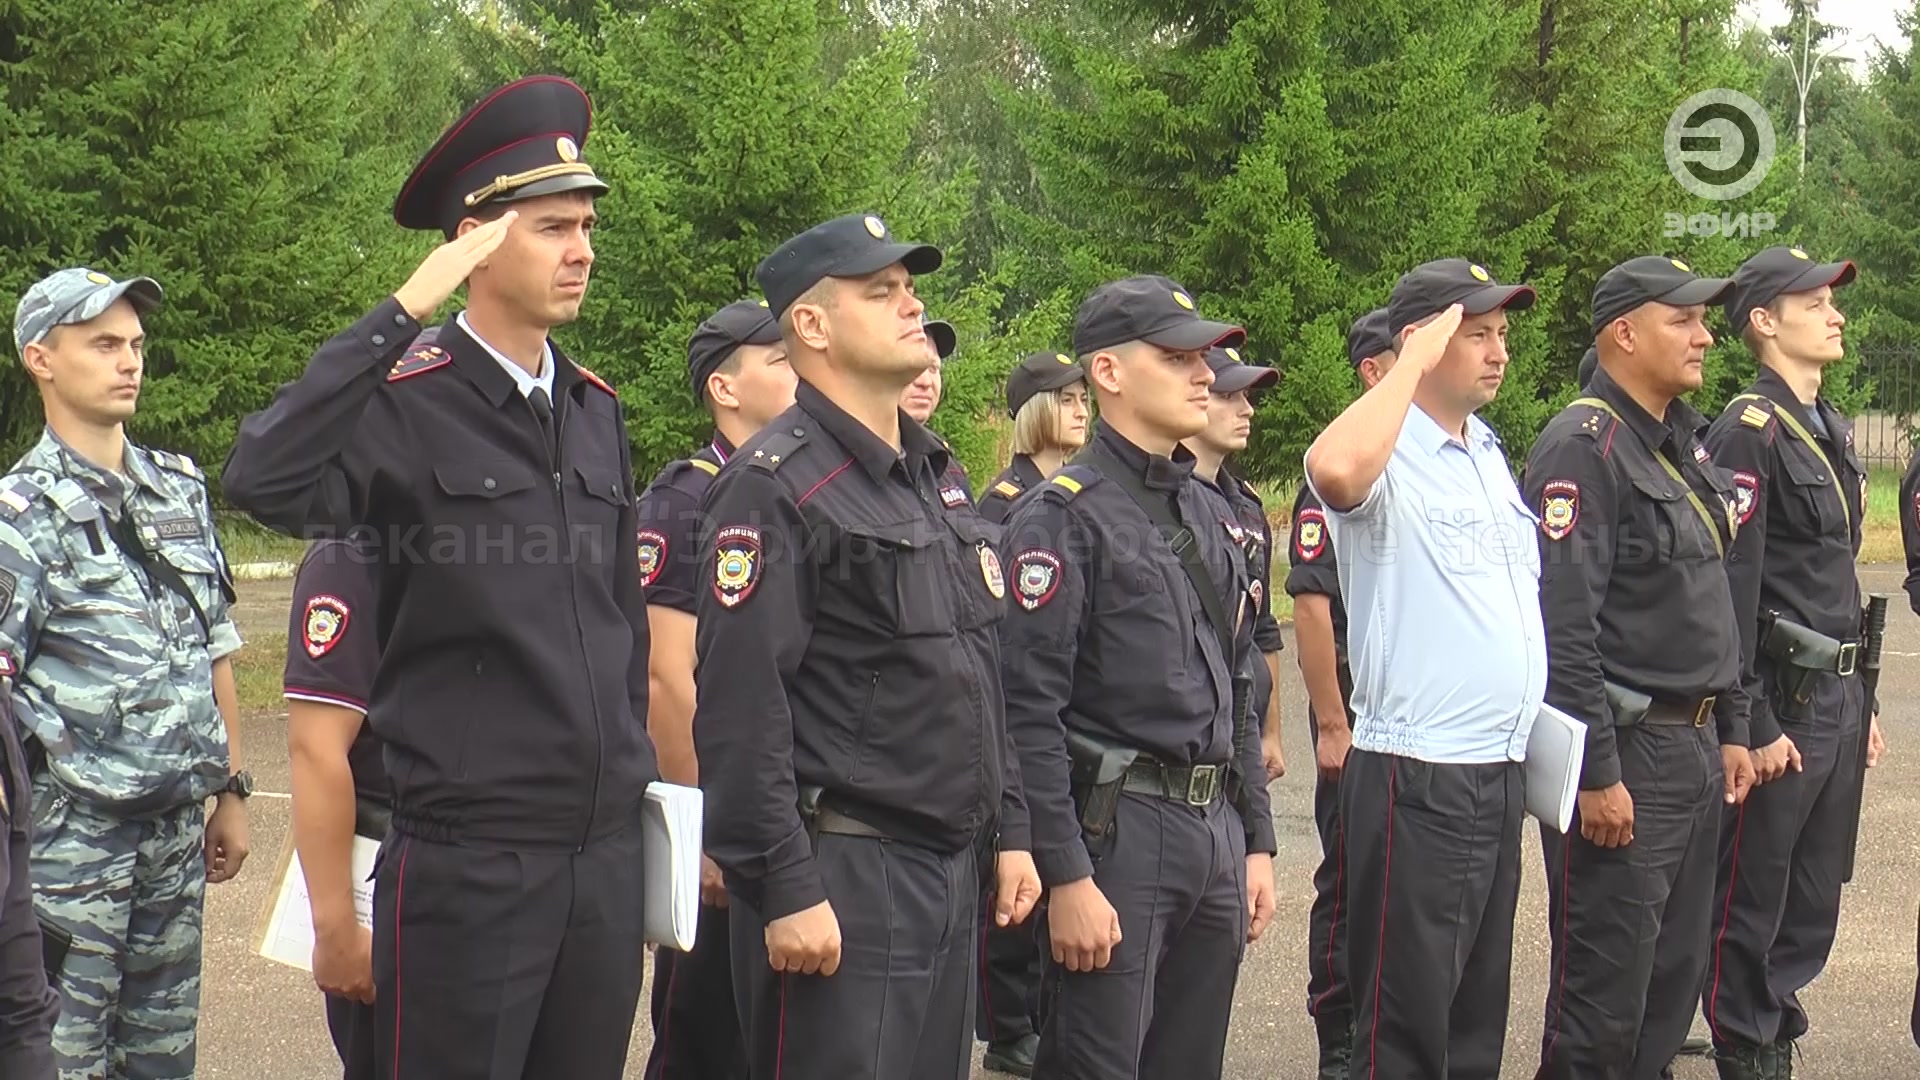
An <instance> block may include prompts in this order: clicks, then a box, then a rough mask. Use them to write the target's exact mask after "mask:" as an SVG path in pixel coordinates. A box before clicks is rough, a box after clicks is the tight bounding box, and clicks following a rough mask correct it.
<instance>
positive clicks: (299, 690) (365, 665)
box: [281, 540, 391, 807]
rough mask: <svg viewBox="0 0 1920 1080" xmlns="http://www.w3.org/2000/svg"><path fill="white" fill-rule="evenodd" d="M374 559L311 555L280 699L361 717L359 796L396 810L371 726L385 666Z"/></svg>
mask: <svg viewBox="0 0 1920 1080" xmlns="http://www.w3.org/2000/svg"><path fill="white" fill-rule="evenodd" d="M375 558H376V556H375V555H374V554H373V553H372V552H369V551H366V550H364V549H362V548H360V547H358V546H356V545H355V544H353V543H352V542H350V541H346V540H321V541H318V542H316V543H315V544H314V545H313V546H311V547H309V548H308V549H307V554H306V556H305V557H304V558H302V559H301V560H300V569H299V571H298V572H297V573H296V574H295V575H294V579H293V602H292V604H291V605H289V607H288V610H287V664H286V670H285V673H284V675H283V676H282V681H281V692H282V694H283V695H284V696H285V697H286V698H287V699H288V700H289V701H313V702H318V703H320V704H322V705H337V706H339V707H341V708H343V709H350V710H352V711H354V712H357V713H359V714H360V715H361V717H362V718H363V719H362V722H361V724H360V731H359V733H358V734H357V735H355V736H354V739H353V745H352V747H350V748H349V749H348V750H347V765H348V767H349V768H350V769H351V770H352V771H353V792H354V794H355V795H356V796H357V797H359V798H361V799H365V800H368V801H370V802H372V803H374V804H376V805H379V806H389V807H390V803H391V796H390V793H389V791H388V789H387V770H386V766H385V765H384V764H383V763H382V762H381V760H380V752H381V751H380V740H379V738H378V737H377V736H375V735H374V733H373V728H372V727H371V726H369V725H368V724H367V723H366V722H365V720H364V717H365V716H366V715H367V701H368V700H369V699H370V698H371V697H372V696H373V677H374V672H375V671H376V670H378V668H379V666H380V634H379V630H378V624H379V620H380V612H379V604H378V603H377V599H378V593H377V591H376V590H377V575H378V567H377V566H376V565H375V562H374V560H375Z"/></svg>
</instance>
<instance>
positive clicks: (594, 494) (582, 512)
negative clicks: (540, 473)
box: [567, 462, 627, 565]
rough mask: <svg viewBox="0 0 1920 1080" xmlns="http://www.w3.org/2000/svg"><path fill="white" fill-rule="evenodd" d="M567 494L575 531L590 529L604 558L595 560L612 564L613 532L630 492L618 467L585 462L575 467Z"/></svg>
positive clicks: (569, 513)
mask: <svg viewBox="0 0 1920 1080" xmlns="http://www.w3.org/2000/svg"><path fill="white" fill-rule="evenodd" d="M569 488H570V490H569V491H568V495H567V523H568V525H569V526H570V527H572V528H576V529H586V530H590V531H591V532H592V534H593V544H594V546H595V547H596V548H597V549H598V551H600V552H604V553H605V554H604V555H597V556H596V557H595V558H596V561H600V562H604V563H606V564H608V565H611V563H612V553H613V551H614V550H615V541H616V540H617V539H618V538H617V537H616V536H615V534H614V530H615V529H616V528H617V527H618V526H619V523H620V514H621V512H622V511H624V510H625V509H626V506H627V493H626V491H625V490H624V489H623V487H622V485H621V483H620V470H619V467H618V466H617V465H611V464H609V465H601V464H599V463H597V462H582V463H580V464H577V465H575V466H574V467H573V476H572V477H571V478H570V482H569Z"/></svg>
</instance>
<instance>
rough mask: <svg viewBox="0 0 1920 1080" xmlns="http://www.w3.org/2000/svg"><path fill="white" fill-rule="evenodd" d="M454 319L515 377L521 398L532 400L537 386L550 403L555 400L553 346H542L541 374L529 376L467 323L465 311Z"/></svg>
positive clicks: (524, 369) (514, 382) (514, 383)
mask: <svg viewBox="0 0 1920 1080" xmlns="http://www.w3.org/2000/svg"><path fill="white" fill-rule="evenodd" d="M454 319H455V321H457V322H458V323H459V324H460V329H462V330H465V331H466V332H467V336H468V337H470V338H472V339H473V340H475V341H477V342H479V343H480V347H481V348H483V349H485V350H487V354H488V355H489V356H492V357H493V358H494V360H495V361H497V362H498V363H499V365H500V366H501V367H503V368H505V369H507V374H509V375H511V376H513V385H515V386H517V387H519V388H520V396H521V397H527V398H531V397H532V396H533V388H534V387H536V386H537V387H539V388H540V389H542V390H545V391H546V392H547V400H548V401H552V400H553V346H551V345H541V346H540V374H538V375H529V374H527V369H526V368H523V367H521V366H520V365H519V364H516V363H514V362H513V361H512V360H509V359H507V354H505V353H503V352H501V351H500V350H499V349H496V348H494V347H493V345H492V344H491V343H489V342H488V341H487V339H486V338H483V337H481V336H480V334H479V333H478V332H477V331H475V330H474V328H473V327H472V325H470V324H469V323H468V322H467V313H466V312H464V311H463V312H461V313H460V314H458V315H456V316H454Z"/></svg>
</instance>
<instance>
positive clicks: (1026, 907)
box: [993, 851, 1040, 926]
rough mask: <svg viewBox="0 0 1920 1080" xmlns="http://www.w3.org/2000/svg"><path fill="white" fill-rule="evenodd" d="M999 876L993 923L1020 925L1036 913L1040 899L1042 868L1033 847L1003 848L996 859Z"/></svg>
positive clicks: (995, 868)
mask: <svg viewBox="0 0 1920 1080" xmlns="http://www.w3.org/2000/svg"><path fill="white" fill-rule="evenodd" d="M994 872H995V875H996V876H997V877H998V879H999V887H998V888H997V889H996V890H995V895H994V901H993V924H994V925H995V926H1017V925H1019V924H1020V923H1023V922H1026V921H1027V916H1028V915H1031V914H1033V905H1035V904H1037V903H1039V902H1040V871H1039V870H1037V869H1035V868H1034V865H1033V853H1032V852H1030V851H1003V852H1001V853H1000V854H999V855H998V856H997V857H996V858H995V859H994Z"/></svg>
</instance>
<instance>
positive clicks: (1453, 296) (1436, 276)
mask: <svg viewBox="0 0 1920 1080" xmlns="http://www.w3.org/2000/svg"><path fill="white" fill-rule="evenodd" d="M1533 301H1534V292H1533V288H1532V287H1531V286H1527V285H1502V284H1501V283H1499V282H1498V281H1495V280H1494V278H1493V275H1492V274H1490V273H1488V272H1487V268H1486V267H1484V266H1481V265H1480V264H1479V263H1476V262H1472V261H1470V260H1467V259H1436V260H1434V261H1432V262H1427V263H1421V264H1420V265H1419V266H1416V267H1414V268H1413V269H1411V270H1409V271H1407V272H1406V273H1405V274H1402V275H1401V276H1400V280H1399V281H1397V282H1395V283H1394V286H1393V295H1392V296H1391V297H1389V298H1388V300H1387V331H1388V333H1389V334H1391V335H1392V337H1393V338H1394V339H1396V340H1397V339H1398V338H1399V336H1400V333H1401V332H1402V331H1404V330H1406V329H1407V328H1408V327H1410V326H1415V325H1417V324H1419V323H1421V322H1423V321H1425V320H1427V319H1430V318H1432V317H1434V316H1435V315H1438V314H1440V313H1441V312H1443V311H1445V310H1447V309H1448V308H1450V307H1452V306H1453V305H1455V304H1459V305H1460V309H1461V313H1462V314H1463V315H1464V316H1466V317H1468V318H1472V317H1473V316H1475V315H1485V314H1486V313H1487V312H1489V311H1494V310H1497V309H1502V308H1507V309H1512V310H1514V311H1524V310H1526V309H1527V308H1530V307H1532V306H1533Z"/></svg>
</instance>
